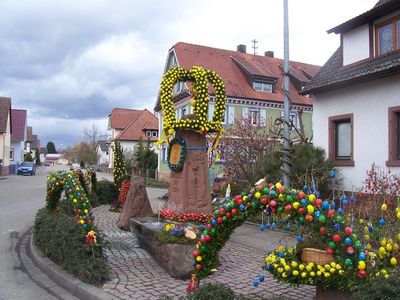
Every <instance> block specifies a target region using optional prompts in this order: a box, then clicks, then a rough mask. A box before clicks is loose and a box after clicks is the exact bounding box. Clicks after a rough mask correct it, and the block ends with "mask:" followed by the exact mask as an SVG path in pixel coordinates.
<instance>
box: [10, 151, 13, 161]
mask: <svg viewBox="0 0 400 300" xmlns="http://www.w3.org/2000/svg"><path fill="white" fill-rule="evenodd" d="M10 160H14V148H10Z"/></svg>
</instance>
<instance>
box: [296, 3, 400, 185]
mask: <svg viewBox="0 0 400 300" xmlns="http://www.w3.org/2000/svg"><path fill="white" fill-rule="evenodd" d="M333 32H334V33H336V34H340V37H341V39H340V40H341V44H340V47H339V48H338V49H337V50H336V52H335V53H334V54H333V55H332V57H331V58H330V59H329V60H328V61H327V62H326V63H325V65H324V66H323V67H322V68H321V70H320V72H319V73H318V74H317V75H316V76H315V77H314V78H313V79H312V80H311V81H310V82H309V84H307V85H306V87H305V88H304V89H303V91H302V92H301V93H302V94H303V95H306V94H311V95H312V96H313V101H314V113H313V135H314V144H315V145H316V146H320V147H323V148H324V149H325V150H326V152H327V153H328V156H329V158H330V159H331V160H333V161H334V163H335V164H336V166H338V167H339V168H340V169H341V172H342V174H343V176H344V182H343V183H344V188H345V189H346V190H349V191H351V190H357V189H358V188H360V187H361V186H362V184H363V180H365V178H366V171H367V170H369V169H370V168H371V165H372V164H373V163H375V164H376V165H379V166H382V167H385V166H386V167H388V168H390V169H391V171H393V172H400V1H398V0H380V1H378V2H377V4H376V5H375V6H374V7H373V8H372V9H371V10H369V11H367V12H365V13H363V14H361V15H359V16H357V17H355V18H353V19H351V20H349V21H347V22H345V23H343V24H340V25H338V26H336V27H334V28H332V29H330V30H329V31H328V33H333Z"/></svg>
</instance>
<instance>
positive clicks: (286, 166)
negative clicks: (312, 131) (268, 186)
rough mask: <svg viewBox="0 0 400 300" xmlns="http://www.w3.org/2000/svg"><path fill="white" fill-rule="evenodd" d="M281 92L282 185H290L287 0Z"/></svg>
mask: <svg viewBox="0 0 400 300" xmlns="http://www.w3.org/2000/svg"><path fill="white" fill-rule="evenodd" d="M283 19H284V24H283V44H284V45H283V48H284V59H283V73H284V77H283V92H284V94H285V98H284V103H283V104H284V112H283V113H284V114H283V117H284V121H285V122H284V123H283V124H284V128H283V158H282V162H283V164H282V168H283V185H285V186H290V172H291V170H290V167H291V154H290V128H289V115H290V106H291V104H290V99H289V16H288V0H283Z"/></svg>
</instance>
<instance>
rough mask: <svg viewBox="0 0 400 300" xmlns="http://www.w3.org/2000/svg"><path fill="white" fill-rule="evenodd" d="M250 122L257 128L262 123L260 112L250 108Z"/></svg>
mask: <svg viewBox="0 0 400 300" xmlns="http://www.w3.org/2000/svg"><path fill="white" fill-rule="evenodd" d="M249 121H250V124H251V125H253V126H256V125H258V124H259V123H260V110H259V109H254V108H249Z"/></svg>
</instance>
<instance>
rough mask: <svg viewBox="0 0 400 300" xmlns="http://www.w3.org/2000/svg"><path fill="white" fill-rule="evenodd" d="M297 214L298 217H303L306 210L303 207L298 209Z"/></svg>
mask: <svg viewBox="0 0 400 300" xmlns="http://www.w3.org/2000/svg"><path fill="white" fill-rule="evenodd" d="M297 212H298V213H299V214H300V215H304V214H305V213H306V209H305V208H304V207H299V209H298V210H297Z"/></svg>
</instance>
